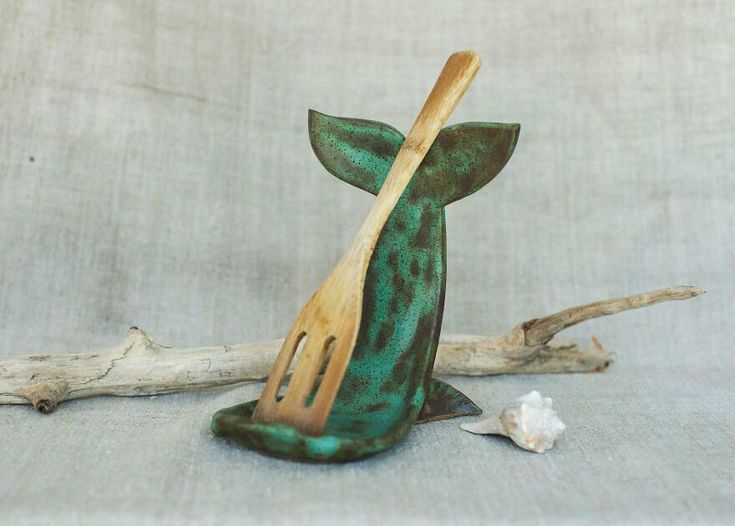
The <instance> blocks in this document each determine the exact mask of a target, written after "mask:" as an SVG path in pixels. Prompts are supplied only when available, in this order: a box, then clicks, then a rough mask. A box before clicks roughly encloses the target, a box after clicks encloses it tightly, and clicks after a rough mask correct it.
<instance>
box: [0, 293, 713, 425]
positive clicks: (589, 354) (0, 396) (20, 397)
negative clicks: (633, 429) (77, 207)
mask: <svg viewBox="0 0 735 526" xmlns="http://www.w3.org/2000/svg"><path fill="white" fill-rule="evenodd" d="M703 293H704V291H703V290H701V289H698V288H695V287H670V288H666V289H660V290H655V291H651V292H647V293H643V294H636V295H633V296H627V297H624V298H615V299H611V300H605V301H601V302H595V303H590V304H587V305H581V306H577V307H572V308H571V309H567V310H563V311H561V312H557V313H555V314H551V315H549V316H544V317H542V318H538V319H534V320H529V321H525V322H523V323H519V324H518V325H516V326H515V327H514V328H513V329H512V330H511V331H510V332H509V333H508V334H506V335H504V336H500V337H495V338H493V337H488V336H468V335H448V336H443V337H442V339H441V341H440V343H439V350H438V352H437V357H436V363H435V366H434V374H435V375H469V376H487V375H496V374H516V373H569V372H575V373H580V372H594V371H602V370H604V369H605V368H606V367H607V366H608V365H609V364H610V363H611V362H612V357H611V356H610V354H609V353H607V352H606V351H605V350H604V349H603V348H602V346H601V345H600V344H599V342H597V341H596V340H595V339H593V345H592V346H590V347H587V346H582V345H578V344H576V343H572V342H569V343H564V342H559V341H556V340H555V339H552V338H553V336H554V335H555V334H556V332H555V331H557V332H558V331H561V330H563V329H565V328H566V327H569V326H570V323H569V322H570V320H572V321H573V322H574V323H575V324H576V323H581V322H582V321H585V320H589V319H593V318H597V317H600V316H609V315H611V314H615V313H617V312H622V311H625V310H629V309H637V308H641V307H646V306H649V305H654V304H656V303H659V302H662V301H672V300H685V299H689V298H693V297H695V296H699V295H700V294H703ZM570 312H573V313H574V315H573V316H570V314H569V313H570ZM539 327H546V329H545V330H544V331H543V337H540V334H541V333H540V332H539ZM542 342H543V343H542ZM282 343H283V341H282V340H270V341H264V342H247V343H241V344H238V345H219V346H213V347H200V348H195V349H182V348H173V347H165V346H163V345H160V344H158V343H156V342H154V341H152V340H151V339H150V338H149V337H148V335H147V334H146V333H145V332H144V331H142V330H140V329H138V328H137V327H133V328H131V329H130V330H129V331H128V335H127V336H126V338H125V339H124V341H123V342H122V343H120V344H119V345H116V346H114V347H111V348H108V349H98V350H93V351H86V352H76V353H65V354H35V355H27V356H19V357H16V358H5V359H0V404H32V405H33V406H34V407H35V408H36V409H37V410H38V411H40V412H42V413H49V412H52V411H54V410H55V408H56V406H57V404H59V403H61V402H64V401H66V400H74V399H77V398H87V397H92V396H105V395H112V396H148V395H158V394H166V393H174V392H178V391H194V390H200V389H209V388H213V387H220V386H226V385H231V384H237V383H241V382H248V381H259V380H263V379H265V378H266V376H267V374H268V371H269V369H270V365H271V364H272V363H273V359H274V358H275V356H276V354H277V352H278V349H279V348H280V347H281V345H282Z"/></svg>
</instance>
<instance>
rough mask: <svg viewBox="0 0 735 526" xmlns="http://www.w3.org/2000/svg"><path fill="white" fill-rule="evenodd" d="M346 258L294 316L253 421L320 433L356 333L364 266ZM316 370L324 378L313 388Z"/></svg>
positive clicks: (342, 375) (345, 368) (361, 262)
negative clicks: (288, 379)
mask: <svg viewBox="0 0 735 526" xmlns="http://www.w3.org/2000/svg"><path fill="white" fill-rule="evenodd" d="M352 255H353V254H348V257H346V258H345V259H343V260H342V261H341V262H340V264H338V265H337V267H336V268H335V269H334V270H333V271H332V273H331V274H330V275H329V277H328V278H327V279H326V280H325V282H324V283H323V284H322V286H321V287H319V289H318V290H317V291H316V292H315V293H314V295H313V296H312V297H311V299H310V300H309V301H308V302H307V304H306V305H305V306H304V308H303V309H302V310H301V313H299V316H298V318H297V319H296V321H295V323H294V324H293V326H292V327H291V330H290V331H289V333H288V336H286V339H285V340H284V342H283V345H282V347H281V350H280V352H279V353H278V356H277V357H276V361H275V363H274V364H273V368H272V369H271V373H270V375H269V376H268V381H267V382H266V385H265V389H264V390H263V394H262V396H261V398H260V400H259V402H258V405H257V407H256V409H255V412H254V414H253V420H256V421H261V422H281V423H284V424H289V425H292V426H294V427H296V428H297V429H299V430H301V431H303V432H305V433H311V434H319V433H321V432H322V430H323V429H324V426H325V425H326V423H327V418H328V417H329V411H330V409H331V408H332V404H333V403H334V399H335V398H336V396H337V391H338V390H339V386H340V384H341V383H342V378H343V377H344V374H345V371H346V370H347V365H348V364H349V361H350V356H351V355H352V350H353V349H354V347H355V341H356V339H357V334H358V330H359V328H360V315H361V309H362V289H363V286H364V282H365V272H366V270H367V265H366V264H365V263H364V262H363V259H364V258H361V257H350V256H352ZM299 347H301V348H302V351H301V355H300V357H299V358H298V360H297V362H296V366H295V368H294V372H293V374H292V376H291V379H290V381H289V383H288V386H287V388H286V392H285V394H284V395H283V398H281V399H278V395H279V390H280V388H281V386H282V385H283V383H284V380H285V379H286V375H287V373H288V369H289V366H290V365H291V362H292V361H293V359H294V355H295V354H296V350H297V349H298V348H299ZM330 348H331V350H332V352H331V356H330V357H329V360H328V363H327V364H326V368H325V361H326V359H327V352H328V351H329V350H330ZM322 370H324V376H323V378H322V380H321V382H320V383H319V384H318V385H317V377H318V376H319V373H320V371H322Z"/></svg>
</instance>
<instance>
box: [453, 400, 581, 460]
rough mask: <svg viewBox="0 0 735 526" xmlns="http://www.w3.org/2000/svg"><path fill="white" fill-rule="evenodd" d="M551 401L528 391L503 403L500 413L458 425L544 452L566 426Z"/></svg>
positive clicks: (473, 431) (530, 449) (551, 445)
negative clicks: (507, 402) (499, 436)
mask: <svg viewBox="0 0 735 526" xmlns="http://www.w3.org/2000/svg"><path fill="white" fill-rule="evenodd" d="M551 404H552V400H551V398H543V397H542V396H541V394H540V393H539V392H538V391H531V392H530V393H528V394H526V395H523V396H521V397H520V398H516V399H515V400H514V401H512V402H511V403H509V404H508V405H506V406H505V408H504V409H503V411H502V412H501V413H500V415H498V416H495V417H493V418H488V419H486V420H481V421H479V422H471V423H467V424H462V426H461V427H462V429H464V430H465V431H469V432H470V433H475V434H479V435H504V436H507V437H509V438H510V439H511V440H513V442H515V443H516V444H517V445H518V446H520V447H522V448H523V449H527V450H528V451H534V452H536V453H543V452H544V451H546V450H547V449H551V448H552V447H553V445H554V441H555V440H556V439H557V438H559V435H561V434H562V432H563V431H564V429H566V427H567V426H566V425H564V422H562V421H561V420H560V419H559V417H558V416H557V415H556V411H554V410H553V409H552V408H551Z"/></svg>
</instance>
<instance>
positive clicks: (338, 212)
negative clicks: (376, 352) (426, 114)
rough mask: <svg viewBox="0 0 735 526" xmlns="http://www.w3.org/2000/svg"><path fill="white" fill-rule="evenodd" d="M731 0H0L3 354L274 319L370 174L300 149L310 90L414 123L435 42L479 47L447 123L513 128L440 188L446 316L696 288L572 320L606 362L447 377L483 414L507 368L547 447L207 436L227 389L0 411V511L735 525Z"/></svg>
mask: <svg viewBox="0 0 735 526" xmlns="http://www.w3.org/2000/svg"><path fill="white" fill-rule="evenodd" d="M733 27H735V7H734V5H733V3H732V2H728V1H725V0H721V1H698V2H683V1H668V0H666V1H664V0H654V1H635V0H624V1H621V2H602V1H599V2H572V1H567V0H564V1H560V2H533V1H530V0H523V1H520V0H519V1H514V2H481V1H458V2H444V1H438V0H437V1H425V2H408V1H405V0H404V1H400V2H399V1H383V2H316V1H296V0H289V1H282V2H255V1H244V2H234V1H232V2H230V1H198V2H177V1H159V2H153V1H125V0H118V1H94V2H93V1H83V0H79V1H66V2H63V1H58V0H48V1H40V0H39V1H14V0H1V1H0V358H4V357H11V356H16V355H20V354H27V353H59V352H73V351H81V350H88V349H94V348H99V347H105V346H111V345H114V344H116V343H118V342H119V341H121V339H122V338H123V336H124V334H125V331H126V329H127V328H128V327H129V326H131V325H138V326H140V327H141V328H143V329H145V330H146V331H148V332H149V334H150V335H151V337H152V338H153V339H155V340H156V341H158V342H160V343H162V344H164V345H175V346H199V345H210V344H222V343H237V342H241V341H247V340H259V339H271V338H277V337H280V336H282V335H283V334H284V333H285V332H286V330H287V329H288V327H289V326H290V324H291V321H292V320H293V318H294V316H295V315H296V313H297V312H298V309H299V308H300V307H301V305H302V304H303V303H304V302H305V300H306V299H307V298H308V296H309V295H310V293H311V292H312V291H313V290H314V289H315V288H316V287H317V286H318V285H319V283H320V282H321V279H322V278H323V277H324V276H325V275H326V274H327V272H328V271H329V269H330V268H331V267H332V265H333V264H334V263H335V262H336V260H337V258H338V257H339V255H340V254H341V253H342V251H343V250H344V249H345V247H346V246H347V245H348V243H349V241H350V240H351V238H352V236H353V235H354V233H355V232H356V229H357V227H358V225H359V223H360V222H361V220H362V218H363V217H364V215H365V213H366V212H367V209H368V207H369V205H370V202H371V197H370V196H369V195H367V194H365V193H363V192H360V191H359V190H357V189H355V188H352V187H350V186H348V185H346V184H344V183H343V182H340V181H338V180H337V179H335V178H334V177H332V176H331V175H329V174H328V173H327V172H326V171H325V170H324V169H323V168H322V167H321V166H320V164H319V162H318V161H317V159H316V158H315V157H314V155H313V154H312V152H311V149H310V145H309V140H308V134H307V109H308V108H314V109H317V110H319V111H322V112H325V113H329V114H332V115H340V116H353V117H362V118H369V119H375V120H380V121H383V122H387V123H389V124H392V125H394V126H396V127H397V128H399V129H401V130H403V131H404V132H405V131H406V130H407V129H408V128H409V127H410V125H411V123H412V121H413V118H414V116H415V115H416V113H417V112H418V109H419V108H420V106H421V104H422V102H423V100H424V98H425V97H426V95H427V93H428V91H429V90H430V88H431V86H432V84H433V82H434V79H435V77H436V75H437V74H438V73H439V70H440V69H441V66H442V64H443V62H444V60H445V59H446V57H447V56H448V55H449V54H450V53H451V52H452V51H455V50H457V49H465V48H469V49H475V50H477V51H478V52H479V53H480V55H481V56H482V58H483V68H482V69H481V70H480V73H479V75H478V77H477V79H476V81H475V83H474V85H473V86H472V87H471V88H470V90H469V91H468V93H467V95H466V96H465V99H464V100H463V101H462V103H461V104H460V105H459V107H458V108H457V110H456V112H455V113H454V115H453V117H452V118H451V119H450V123H455V122H462V121H469V120H479V121H498V122H519V123H521V124H522V130H521V135H520V139H519V143H518V147H517V149H516V151H515V154H514V155H513V157H512V159H511V161H510V162H509V164H508V166H507V167H506V168H505V169H504V170H503V172H502V173H501V174H500V175H499V176H498V178H497V179H496V180H495V181H493V182H492V183H491V184H490V185H489V186H488V187H486V188H484V189H483V190H481V191H480V192H479V193H477V194H475V195H473V196H471V197H469V198H467V199H465V200H463V201H460V202H458V203H455V204H452V205H451V206H449V208H448V209H447V222H448V266H449V275H448V289H447V298H446V312H445V316H444V333H445V334H449V333H468V334H488V335H499V334H503V333H504V332H505V331H507V330H509V329H510V328H511V327H512V326H513V325H515V324H516V323H519V322H521V321H524V320H527V319H530V318H533V317H537V316H540V315H544V314H548V313H551V312H554V311H556V310H559V309H563V308H566V307H569V306H572V305H576V304H580V303H585V302H589V301H595V300H599V299H604V298H609V297H616V296H622V295H626V294H631V293H635V292H641V291H645V290H651V289H655V288H659V287H665V286H671V285H679V284H690V285H696V286H700V287H703V288H705V289H707V290H708V293H707V294H706V295H705V296H703V297H700V298H696V299H693V300H689V301H686V302H677V303H667V304H662V305H659V306H655V307H651V308H647V309H644V310H640V311H635V312H628V313H623V314H619V315H616V316H613V317H611V318H605V319H601V320H595V321H592V322H587V323H585V324H583V325H581V326H579V327H576V328H574V329H571V330H569V331H567V332H566V333H565V334H564V337H565V338H576V339H579V340H581V341H589V337H590V336H591V335H592V334H595V335H596V336H597V337H599V339H600V340H601V342H602V343H603V345H604V346H605V347H606V348H607V349H609V350H610V351H612V352H613V353H614V355H615V358H616V362H615V363H614V364H613V365H612V366H611V367H610V369H609V370H607V371H606V372H604V373H602V374H588V375H552V376H505V377H489V378H450V379H449V380H450V381H451V382H452V383H453V384H454V385H456V386H457V387H459V388H460V389H462V390H463V391H464V392H465V393H467V394H468V395H469V396H470V397H471V398H473V399H474V400H475V401H476V402H477V403H479V404H480V405H482V406H483V407H485V408H486V413H487V414H492V413H496V412H497V411H499V410H500V408H501V407H502V406H503V404H504V403H506V402H508V401H509V400H511V399H513V398H515V397H517V396H520V395H522V394H524V393H526V392H528V391H530V390H531V389H538V390H539V391H541V393H542V394H544V395H546V396H551V397H552V398H553V399H554V403H555V407H556V408H557V410H558V412H559V414H560V416H561V418H562V419H563V420H564V421H565V422H566V423H567V426H568V429H567V432H566V433H565V435H563V436H562V438H561V440H560V441H559V442H558V444H557V445H556V446H555V447H554V449H553V450H551V451H550V452H548V453H546V454H544V455H534V454H532V453H528V452H525V451H522V450H520V449H518V448H516V447H515V446H513V445H512V444H511V443H510V442H509V441H508V440H505V439H503V438H489V437H480V436H475V435H470V434H468V433H465V432H463V431H461V430H460V429H459V427H458V426H459V423H460V421H457V420H453V421H445V422H439V423H434V424H430V425H425V426H419V427H416V428H415V429H414V430H413V431H412V432H411V433H410V435H409V436H408V438H407V439H406V440H405V442H403V443H402V444H401V445H400V446H398V447H396V448H395V449H393V450H391V451H389V452H387V453H386V454H383V455H380V456H378V457H376V458H374V459H370V460H367V461H363V462H359V463H355V464H350V465H344V466H314V465H301V464H294V463H288V462H283V461H277V460H272V459H269V458H265V457H262V456H259V455H257V454H254V453H252V452H249V451H246V450H241V449H237V448H234V447H232V446H230V445H228V444H226V443H224V442H222V441H220V440H219V439H216V438H214V437H213V436H212V434H211V432H210V431H209V430H208V423H209V419H210V417H211V415H212V414H213V413H214V412H215V411H216V410H217V409H219V408H222V407H225V406H229V405H232V404H235V403H239V402H241V401H245V400H250V399H253V398H255V397H257V395H258V393H259V392H260V389H261V386H260V385H257V384H251V385H242V386H238V387H234V388H230V389H218V390H212V391H208V392H204V393H192V394H178V395H171V396H165V397H157V398H154V399H149V398H142V399H141V398H138V399H135V398H133V399H122V398H118V399H114V398H98V399H88V400H81V401H75V402H69V403H65V404H63V405H61V406H60V407H59V409H58V410H57V412H56V413H54V414H52V415H49V416H41V415H39V414H37V413H35V412H34V411H33V410H32V409H31V408H29V407H27V406H25V407H21V406H5V407H0V473H2V476H0V522H2V523H3V524H8V525H10V524H31V523H45V522H52V523H54V524H76V523H80V524H100V523H104V524H240V523H246V522H248V521H253V522H256V521H257V522H258V523H274V524H310V523H319V524H326V523H331V522H334V523H341V524H353V523H355V524H357V523H370V522H372V523H375V522H377V521H380V522H381V523H384V524H426V523H431V522H443V523H450V524H451V523H468V524H470V523H475V524H488V523H493V524H503V523H509V522H513V523H514V524H541V523H546V524H561V523H575V522H580V523H586V524H590V523H623V522H636V523H638V522H646V523H661V524H673V523H680V522H691V521H695V522H703V523H704V522H706V523H709V524H713V523H718V522H721V523H725V522H732V521H733V520H735V509H734V505H733V502H735V481H734V480H733V473H734V472H735V455H734V454H733V442H735V432H734V428H735V412H734V411H733V396H734V395H735V387H734V381H733V365H735V358H734V356H735V353H733V352H732V345H733V341H735V331H734V330H733V323H732V320H733V317H734V316H735V312H734V311H733V308H732V302H733V296H735V286H734V285H733V281H732V279H731V273H732V269H733V263H735V249H734V248H733V225H734V223H735V207H734V205H733V201H734V199H735V177H734V170H735V148H734V147H733V144H734V143H735V119H733V117H734V115H733V110H734V109H735V107H734V106H735V96H734V95H733V86H734V85H735V60H733V57H734V56H735V48H734V47H733V44H734V41H735V39H734V38H733V34H734V33H733Z"/></svg>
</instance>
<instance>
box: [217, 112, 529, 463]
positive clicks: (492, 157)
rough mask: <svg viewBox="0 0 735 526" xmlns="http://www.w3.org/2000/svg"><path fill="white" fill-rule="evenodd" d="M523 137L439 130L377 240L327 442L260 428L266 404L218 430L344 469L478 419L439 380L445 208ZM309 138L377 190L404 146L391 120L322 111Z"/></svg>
mask: <svg viewBox="0 0 735 526" xmlns="http://www.w3.org/2000/svg"><path fill="white" fill-rule="evenodd" d="M519 130H520V126H519V125H517V124H499V123H485V122H468V123H462V124H457V125H454V126H450V127H447V128H444V129H443V130H442V131H441V132H440V134H439V136H438V137H437V139H436V141H435V143H434V144H433V146H432V147H431V149H430V150H429V153H428V154H427V156H426V158H425V159H424V161H423V163H422V164H421V166H420V167H419V169H418V171H417V173H416V175H415V176H414V177H413V179H412V180H411V182H410V183H409V185H408V187H407V188H406V190H405V191H404V193H403V195H402V196H401V199H400V200H399V201H398V204H397V205H396V208H395V209H394V211H393V212H392V214H391V216H390V217H389V219H388V221H387V222H386V224H385V227H384V229H383V231H382V233H381V235H380V237H379V239H378V242H377V244H376V247H375V251H374V253H373V256H372V259H371V260H370V265H369V268H368V273H367V277H366V281H365V289H364V300H363V311H362V320H361V326H360V332H359V335H358V338H357V344H356V346H355V350H354V353H353V355H352V359H351V360H350V364H349V367H348V369H347V373H346V375H345V378H344V380H343V382H342V385H341V386H340V390H339V393H338V395H337V400H336V402H335V404H334V407H333V408H332V412H331V413H330V416H329V420H328V422H327V425H326V428H325V429H324V433H323V434H322V435H319V436H309V435H305V434H303V433H300V432H299V431H297V430H296V429H294V428H292V427H290V426H287V425H284V424H265V423H261V422H254V421H252V419H251V415H252V411H253V410H254V408H255V404H256V403H257V401H252V402H248V403H246V404H240V405H238V406H234V407H231V408H228V409H223V410H221V411H219V412H218V413H216V414H215V415H214V418H213V420H212V426H211V427H212V430H213V431H214V432H215V433H216V434H217V435H220V436H222V437H225V438H227V439H229V440H232V441H234V442H237V443H240V444H242V445H245V446H247V447H250V448H252V449H255V450H258V451H260V452H263V453H266V454H270V455H273V456H277V457H282V458H289V459H293V460H302V461H315V462H340V461H348V460H356V459H359V458H363V457H367V456H370V455H373V454H376V453H379V452H380V451H383V450H385V449H387V448H388V447H390V446H391V445H393V444H395V443H396V442H398V441H399V440H400V439H401V438H403V437H404V436H405V435H406V433H408V431H409V430H410V428H411V426H412V425H413V424H414V423H417V422H426V421H432V420H440V419H443V418H452V417H454V416H461V415H467V414H477V413H479V412H480V410H479V408H477V406H475V405H474V404H473V403H472V402H471V401H470V400H469V399H468V398H467V397H466V396H464V395H463V394H462V393H460V392H459V391H457V390H456V389H454V388H452V387H451V386H449V385H448V384H445V383H443V382H439V381H437V380H432V378H431V373H432V369H433V363H434V358H435V355H436V349H437V344H438V342H439V332H440V329H441V321H442V312H443V307H444V292H445V284H446V228H445V220H444V207H445V206H446V205H447V204H449V203H452V202H453V201H456V200H458V199H461V198H463V197H465V196H467V195H469V194H472V193H473V192H475V191H477V190H479V189H480V188H481V187H482V186H484V185H485V184H487V183H488V182H489V181H490V180H492V179H493V178H494V177H495V176H496V175H497V174H498V172H500V170H501V169H502V168H503V166H505V164H506V163H507V161H508V159H509V158H510V156H511V154H512V153H513V149H514V148H515V144H516V141H517V139H518V132H519ZM309 136H310V139H311V145H312V147H313V149H314V152H315V153H316V156H317V157H318V158H319V160H320V161H321V163H322V164H323V165H324V167H325V168H326V169H327V170H328V171H329V172H331V173H332V174H333V175H335V176H336V177H338V178H339V179H342V180H343V181H345V182H347V183H350V184H351V185H353V186H356V187H358V188H361V189H363V190H365V191H367V192H370V193H372V194H377V193H378V191H379V190H380V187H381V186H382V184H383V181H384V180H385V177H386V175H387V174H388V171H389V169H390V167H391V165H392V164H393V160H394V158H395V156H396V154H397V153H398V150H399V149H400V147H401V144H402V143H403V139H404V137H403V135H402V134H401V133H400V132H399V131H397V130H396V129H395V128H392V127H391V126H388V125H387V124H383V123H379V122H374V121H367V120H361V119H345V118H337V117H330V116H328V115H324V114H321V113H318V112H315V111H311V112H310V113H309Z"/></svg>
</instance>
